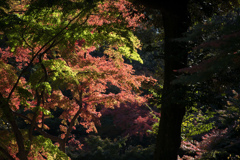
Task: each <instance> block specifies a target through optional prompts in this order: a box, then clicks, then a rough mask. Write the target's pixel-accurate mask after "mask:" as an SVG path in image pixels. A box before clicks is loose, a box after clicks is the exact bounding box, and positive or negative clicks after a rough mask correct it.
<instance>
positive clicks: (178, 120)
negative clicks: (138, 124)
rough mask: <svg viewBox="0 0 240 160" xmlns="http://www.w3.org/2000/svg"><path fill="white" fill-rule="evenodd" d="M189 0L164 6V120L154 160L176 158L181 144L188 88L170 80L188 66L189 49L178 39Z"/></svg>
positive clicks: (183, 29) (184, 25) (185, 26)
mask: <svg viewBox="0 0 240 160" xmlns="http://www.w3.org/2000/svg"><path fill="white" fill-rule="evenodd" d="M187 6H188V0H183V1H179V2H176V3H174V1H170V2H165V3H164V6H163V7H162V9H161V12H162V17H163V25H164V33H165V46H164V52H165V57H164V61H165V68H164V86H163V95H162V108H161V120H160V124H159V131H158V137H157V144H156V149H155V154H154V160H176V159H177V155H178V150H179V147H180V144H181V124H182V120H183V116H184V114H185V104H184V103H183V101H184V99H185V91H184V88H183V86H181V85H173V84H171V82H172V81H173V80H174V79H175V78H176V77H177V72H174V70H177V69H180V68H184V67H186V66H187V52H188V50H187V48H186V45H185V44H184V43H183V42H180V41H176V38H180V37H182V36H183V33H184V32H186V31H187V29H188V27H189V25H190V17H189V13H188V9H187Z"/></svg>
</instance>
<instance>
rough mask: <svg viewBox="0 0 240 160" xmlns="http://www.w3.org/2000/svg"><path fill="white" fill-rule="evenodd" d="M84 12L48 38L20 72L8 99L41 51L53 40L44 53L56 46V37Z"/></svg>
mask: <svg viewBox="0 0 240 160" xmlns="http://www.w3.org/2000/svg"><path fill="white" fill-rule="evenodd" d="M82 12H83V11H81V12H80V13H78V14H77V15H76V16H75V17H74V18H73V19H72V20H70V21H69V22H68V24H67V25H66V26H65V27H64V28H62V29H61V30H60V31H59V32H58V33H57V34H56V35H55V36H53V37H52V38H51V39H50V40H48V41H47V42H46V43H45V44H44V45H43V46H42V47H41V48H40V49H39V50H38V52H37V53H36V54H35V55H34V56H33V57H32V59H31V61H30V63H28V65H27V66H26V67H25V68H24V69H23V70H22V72H21V73H20V74H19V76H18V79H17V82H16V83H15V84H14V86H13V88H12V90H11V92H10V93H9V95H8V99H10V97H11V96H12V94H13V92H14V90H15V88H16V87H17V85H18V83H19V81H20V78H21V77H22V75H23V73H24V72H25V71H27V69H28V68H29V67H30V65H31V64H32V63H33V61H34V59H35V58H36V57H37V56H38V55H39V53H40V52H41V51H42V50H43V49H44V48H45V47H46V46H47V45H48V44H50V43H51V42H52V41H53V42H52V43H51V44H50V46H49V47H48V48H47V49H45V50H44V51H43V52H42V53H46V52H47V51H48V50H50V49H51V48H52V47H53V46H55V45H56V44H54V43H55V41H56V40H55V39H56V38H57V37H58V36H59V35H61V34H62V32H63V31H65V30H66V28H68V26H69V25H70V24H71V23H72V22H73V21H74V20H75V19H77V18H78V17H79V16H80V15H81V13H82ZM87 19H88V18H87ZM87 19H86V20H85V21H84V23H86V21H87ZM84 23H82V24H80V25H83V24H84Z"/></svg>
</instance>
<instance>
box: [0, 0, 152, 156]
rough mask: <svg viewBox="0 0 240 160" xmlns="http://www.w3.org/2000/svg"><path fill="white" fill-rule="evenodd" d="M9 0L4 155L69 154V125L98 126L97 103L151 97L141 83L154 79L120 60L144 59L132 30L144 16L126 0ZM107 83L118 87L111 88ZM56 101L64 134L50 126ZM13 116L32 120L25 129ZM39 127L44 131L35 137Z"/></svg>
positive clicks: (2, 91) (1, 92)
mask: <svg viewBox="0 0 240 160" xmlns="http://www.w3.org/2000/svg"><path fill="white" fill-rule="evenodd" d="M4 2H5V1H4ZM11 2H14V3H12V4H10V5H9V4H7V3H3V4H1V5H2V6H3V7H2V8H3V9H2V8H1V15H4V16H1V18H0V22H1V24H2V25H3V29H2V33H3V35H4V36H7V38H8V41H7V45H8V46H9V47H5V48H1V49H0V53H1V58H0V66H1V69H0V72H1V75H3V76H1V78H0V81H1V83H0V100H1V111H0V113H1V114H0V118H1V120H2V121H3V122H4V123H2V124H1V126H3V127H5V129H4V130H3V131H2V134H3V135H4V137H1V138H0V140H1V141H0V143H1V147H0V151H1V153H2V155H3V156H4V157H7V158H8V159H20V160H25V159H36V158H37V159H46V158H47V159H49V158H52V159H68V157H67V156H66V155H65V154H64V152H65V147H66V144H67V142H68V141H69V140H70V141H71V143H72V141H74V140H75V139H74V136H73V135H72V134H71V131H72V130H73V129H75V126H76V125H77V124H80V125H82V126H84V127H85V128H86V129H87V132H92V131H95V132H97V130H96V126H95V125H96V124H99V123H100V121H99V118H100V116H101V113H100V112H99V111H97V110H96V106H97V105H99V104H101V105H102V106H103V107H104V108H114V107H117V106H120V104H121V103H125V104H127V103H137V104H139V105H141V104H143V103H145V102H146V100H147V99H146V98H144V97H142V96H140V93H141V90H140V87H141V83H142V82H144V81H154V80H153V79H152V78H147V77H145V76H139V75H134V70H133V68H132V66H131V65H129V64H125V63H124V59H123V55H124V56H126V57H128V58H130V59H134V60H138V61H140V62H141V61H142V60H141V58H140V57H139V55H138V54H137V49H138V48H140V42H139V40H138V39H137V38H136V37H135V36H134V34H133V32H132V30H133V29H134V28H135V27H137V26H138V25H139V18H141V17H142V15H137V14H135V15H132V16H129V14H130V13H129V10H130V9H129V7H130V6H131V4H130V3H129V2H127V1H125V0H119V1H114V2H112V1H92V2H88V1H76V2H75V1H67V0H62V1H59V2H52V3H47V1H46V3H45V2H43V1H34V2H32V1H28V0H26V1H23V2H18V1H17V2H15V1H11ZM10 22H11V23H10ZM100 47H104V48H105V49H104V56H102V57H96V56H92V55H91V54H90V53H91V52H93V51H94V50H97V49H98V48H100ZM109 84H111V85H114V86H116V87H117V88H118V89H119V90H120V91H119V93H111V92H110V93H107V92H106V90H107V88H108V86H109ZM64 90H68V91H70V93H71V94H70V95H65V94H63V92H64ZM57 108H58V109H61V110H62V113H61V115H60V116H59V117H58V118H59V119H61V125H60V126H59V128H60V130H61V133H62V134H61V135H59V136H54V135H50V134H49V133H47V132H46V130H48V129H49V127H48V126H47V125H46V124H45V120H46V119H49V118H52V117H53V115H52V112H53V111H54V110H56V109H57ZM16 118H21V119H23V120H24V121H25V122H26V123H27V124H29V126H28V129H20V128H19V126H18V124H17V121H16ZM8 131H10V134H9V133H8ZM35 131H37V132H38V133H39V134H40V136H34V134H33V132H35ZM71 138H72V139H71ZM52 141H53V142H57V144H58V145H59V149H58V146H57V145H53V144H52ZM75 142H78V141H75ZM78 147H79V148H81V144H80V143H79V145H78Z"/></svg>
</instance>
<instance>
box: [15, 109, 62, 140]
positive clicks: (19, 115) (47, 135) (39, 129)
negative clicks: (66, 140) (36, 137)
mask: <svg viewBox="0 0 240 160" xmlns="http://www.w3.org/2000/svg"><path fill="white" fill-rule="evenodd" d="M13 114H14V115H16V116H18V117H21V118H22V119H25V120H27V121H29V122H30V123H31V121H32V120H31V119H30V118H28V117H26V116H24V115H23V114H20V113H17V112H13ZM35 128H36V130H37V131H38V132H39V133H40V134H41V135H43V136H44V137H45V138H49V139H51V140H52V141H56V142H61V141H62V139H61V138H58V137H57V136H52V135H50V134H48V133H47V132H45V131H43V130H42V128H39V127H38V126H37V124H36V123H35Z"/></svg>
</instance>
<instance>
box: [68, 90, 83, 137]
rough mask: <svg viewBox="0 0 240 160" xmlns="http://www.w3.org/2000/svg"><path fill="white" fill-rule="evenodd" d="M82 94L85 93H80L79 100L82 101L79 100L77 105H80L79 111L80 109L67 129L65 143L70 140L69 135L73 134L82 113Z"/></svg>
mask: <svg viewBox="0 0 240 160" xmlns="http://www.w3.org/2000/svg"><path fill="white" fill-rule="evenodd" d="M82 94H83V93H82V90H81V91H80V93H79V99H80V100H79V101H78V100H77V103H78V105H79V109H78V111H77V113H76V114H75V115H74V117H73V119H72V120H71V122H70V125H69V127H68V129H67V133H66V135H65V138H64V141H65V142H66V141H67V139H68V137H69V135H70V133H71V131H72V127H73V125H74V123H75V121H76V119H77V118H78V117H79V114H80V113H81V109H82Z"/></svg>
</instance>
